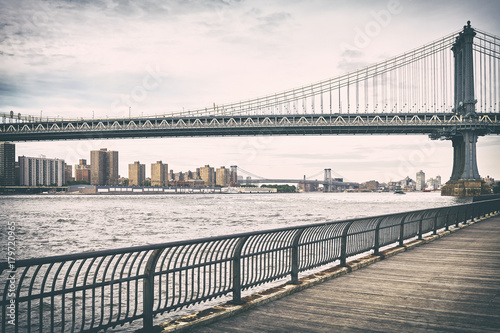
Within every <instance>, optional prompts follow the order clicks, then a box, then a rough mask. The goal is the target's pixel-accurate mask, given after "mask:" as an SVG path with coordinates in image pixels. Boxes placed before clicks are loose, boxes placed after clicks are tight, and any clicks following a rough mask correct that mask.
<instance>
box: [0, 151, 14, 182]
mask: <svg viewBox="0 0 500 333" xmlns="http://www.w3.org/2000/svg"><path fill="white" fill-rule="evenodd" d="M15 170H16V145H15V144H13V143H8V142H0V186H13V185H16V172H15Z"/></svg>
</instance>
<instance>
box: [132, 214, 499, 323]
mask: <svg viewBox="0 0 500 333" xmlns="http://www.w3.org/2000/svg"><path fill="white" fill-rule="evenodd" d="M499 214H500V213H496V214H490V215H488V216H486V217H483V218H480V219H477V220H475V221H469V222H467V223H463V224H460V225H459V226H458V227H455V226H453V227H450V228H449V230H447V231H446V230H445V231H441V232H439V233H437V234H436V235H429V236H427V237H424V238H423V239H421V240H413V241H410V242H408V243H405V244H403V245H402V246H396V247H393V248H390V249H387V250H384V251H381V252H380V253H379V254H378V255H374V254H371V255H368V256H365V257H362V258H359V259H355V260H352V261H349V262H348V263H347V265H346V267H340V266H334V267H332V268H328V269H325V270H323V271H321V272H317V273H314V274H311V275H308V276H305V277H303V278H301V279H299V282H300V284H298V285H292V284H290V283H284V284H281V285H279V286H276V287H273V288H270V289H267V290H264V291H261V292H258V293H255V294H251V295H249V296H246V297H243V298H242V301H243V304H240V305H237V304H232V303H230V302H227V303H224V304H220V305H217V306H214V307H212V308H208V309H205V310H202V311H200V312H197V313H194V314H192V315H188V316H184V317H181V318H178V319H175V320H172V321H169V322H166V323H163V324H159V325H156V326H155V327H154V330H153V332H161V333H169V332H185V331H187V330H189V329H191V328H195V327H199V326H203V325H208V324H210V323H213V322H215V321H218V320H221V319H224V318H228V317H231V316H234V315H236V314H239V313H241V312H243V311H246V310H249V309H252V308H254V307H257V306H260V305H264V304H266V303H269V302H272V301H274V300H277V299H280V298H283V297H285V296H288V295H291V294H294V293H296V292H299V291H301V290H304V289H306V288H310V287H312V286H315V285H318V284H320V283H323V282H325V281H328V280H332V279H335V278H337V277H339V276H342V275H344V274H348V273H350V272H353V271H356V270H358V269H361V268H363V267H366V266H369V265H371V264H374V263H376V262H378V261H381V260H384V259H387V258H390V257H392V256H395V255H397V254H399V253H402V252H406V251H409V250H411V249H414V248H416V247H418V246H420V245H423V244H427V243H430V242H432V241H434V240H436V239H439V238H441V237H444V236H446V235H449V234H451V233H453V232H455V231H458V230H460V229H463V228H466V227H468V226H470V225H473V224H475V223H477V222H480V221H483V220H486V219H489V218H491V217H494V216H497V215H499ZM141 331H142V330H139V331H137V332H141Z"/></svg>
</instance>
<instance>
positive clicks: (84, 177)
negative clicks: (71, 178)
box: [75, 159, 90, 184]
mask: <svg viewBox="0 0 500 333" xmlns="http://www.w3.org/2000/svg"><path fill="white" fill-rule="evenodd" d="M75 180H76V181H77V182H87V183H89V184H90V165H87V160H84V159H82V160H80V161H79V163H78V164H77V165H75Z"/></svg>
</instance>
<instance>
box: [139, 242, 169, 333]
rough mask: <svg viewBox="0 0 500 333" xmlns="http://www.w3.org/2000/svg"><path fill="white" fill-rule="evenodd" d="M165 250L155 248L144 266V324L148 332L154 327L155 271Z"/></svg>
mask: <svg viewBox="0 0 500 333" xmlns="http://www.w3.org/2000/svg"><path fill="white" fill-rule="evenodd" d="M163 250H164V249H156V250H153V252H152V253H151V255H150V256H149V259H148V262H147V263H146V267H145V268H144V279H143V284H142V318H143V324H142V325H143V328H144V330H145V331H146V332H149V331H150V330H151V329H152V328H153V303H154V290H155V285H154V283H155V281H154V279H155V276H154V271H155V267H156V263H157V262H158V258H159V257H160V255H161V254H162V252H163Z"/></svg>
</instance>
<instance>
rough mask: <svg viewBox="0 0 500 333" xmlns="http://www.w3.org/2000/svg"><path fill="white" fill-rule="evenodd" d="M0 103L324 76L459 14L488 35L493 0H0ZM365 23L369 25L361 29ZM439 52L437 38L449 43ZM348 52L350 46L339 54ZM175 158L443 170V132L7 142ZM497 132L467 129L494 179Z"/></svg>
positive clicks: (164, 99) (108, 106) (112, 99)
mask: <svg viewBox="0 0 500 333" xmlns="http://www.w3.org/2000/svg"><path fill="white" fill-rule="evenodd" d="M0 8H1V9H0V16H1V17H0V58H1V61H0V76H1V78H2V80H1V81H0V112H8V111H10V110H14V111H15V112H16V113H18V112H20V113H23V114H32V115H40V113H43V116H61V117H65V118H68V117H75V116H77V117H88V118H91V117H92V116H94V117H96V118H99V117H102V118H105V117H107V116H108V117H121V116H128V112H129V106H130V107H131V112H132V114H133V115H141V114H144V115H152V114H164V113H168V112H172V111H181V110H183V109H185V110H187V109H192V108H201V107H205V106H210V105H213V103H216V104H224V103H227V102H234V101H239V100H245V99H249V98H253V97H258V96H262V95H267V94H272V93H274V92H279V91H283V90H286V89H289V88H294V87H299V86H303V85H306V84H308V83H312V82H317V81H320V80H323V79H328V78H331V77H334V76H337V75H339V74H343V73H345V72H347V71H350V70H355V69H358V68H361V67H364V66H366V65H369V64H371V63H375V62H378V61H381V60H384V59H386V58H388V57H390V56H394V55H398V54H400V53H403V52H405V51H409V50H412V49H414V48H416V47H418V46H421V45H423V44H426V43H429V42H431V41H433V40H436V39H438V38H440V37H443V36H445V35H448V34H450V33H452V32H454V31H458V30H460V29H461V28H462V27H463V25H465V24H466V22H467V20H471V22H472V25H473V27H475V28H478V29H480V30H483V31H487V32H489V33H491V34H494V35H497V36H499V35H500V20H499V19H498V13H500V2H499V1H496V0H490V1H484V0H483V1H481V0H479V1H427V0H425V1H404V0H400V1H397V0H390V1H388V0H386V1H368V0H365V1H360V0H358V1H356V0H354V1H352V0H350V1H338V0H337V1H332V0H315V1H290V0H282V1H269V0H267V1H245V0H241V1H238V0H200V1H194V0H192V1H183V0H178V1H168V0H167V1H164V0H148V1H140V4H135V3H134V2H132V1H127V0H95V1H90V0H85V1H71V0H67V1H63V0H59V1H57V0H54V1H52V0H51V1H35V0H18V1H10V0H0ZM366 29H372V30H371V33H370V36H369V38H364V37H363V36H362V35H363V33H364V32H365V31H367V30H366ZM347 49H349V50H351V51H352V50H355V51H356V52H355V54H356V57H352V55H353V54H354V53H353V52H346V50H347ZM450 52H451V51H450ZM349 55H351V57H350V56H349ZM104 147H106V148H108V149H111V150H118V151H119V152H120V155H119V156H120V174H121V175H122V176H125V177H127V176H128V164H129V163H133V161H136V160H139V161H140V162H141V163H145V164H147V168H146V170H147V175H148V176H149V174H150V167H149V164H150V163H153V162H155V161H157V160H162V161H163V162H165V163H168V164H169V166H170V168H171V169H173V170H174V171H175V172H177V171H181V170H182V171H187V170H189V169H190V170H194V169H195V168H196V167H199V166H203V165H205V164H210V165H212V166H215V167H219V166H221V165H226V166H229V165H238V166H240V167H242V168H243V169H245V170H248V171H250V172H252V173H254V174H257V175H261V176H265V177H287V178H291V177H293V178H301V177H302V176H303V175H304V174H305V175H308V176H311V175H314V174H317V173H318V172H320V171H321V170H322V169H324V168H331V169H332V170H333V171H334V172H336V173H337V174H340V175H342V176H344V177H345V178H346V179H348V180H352V181H359V182H362V181H366V180H370V179H376V180H379V181H389V180H399V179H402V178H404V177H405V176H407V175H408V176H410V177H411V178H413V179H415V173H416V172H417V171H419V170H420V169H422V170H424V171H425V172H426V176H427V178H430V177H434V176H436V175H441V176H442V178H443V180H447V179H449V176H450V174H451V169H452V148H451V142H449V141H431V140H429V139H428V137H427V136H319V137H312V136H305V137H279V136H275V137H238V138H232V137H226V138H162V139H133V140H132V139H126V140H124V139H121V140H90V141H65V142H57V141H55V142H40V143H18V144H17V145H16V150H17V151H16V154H17V155H26V156H38V155H40V154H45V155H46V156H47V157H51V158H52V157H57V158H62V159H65V160H66V162H67V163H69V164H75V163H77V161H78V159H79V158H86V159H90V153H89V152H90V150H93V149H99V148H104ZM499 147H500V137H498V136H489V137H481V138H479V142H478V163H479V172H480V174H481V175H482V176H487V175H490V176H492V177H495V178H498V179H500V168H499V167H498V165H499V164H500V153H499V149H498V148H499Z"/></svg>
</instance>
